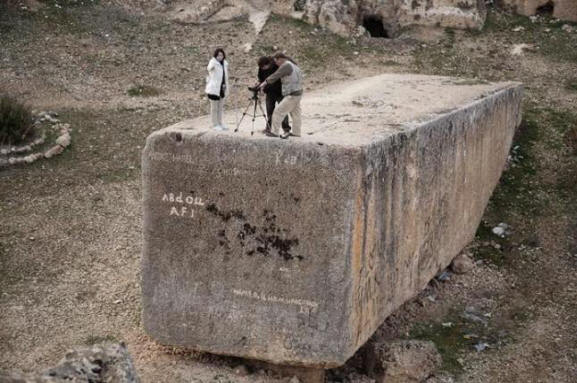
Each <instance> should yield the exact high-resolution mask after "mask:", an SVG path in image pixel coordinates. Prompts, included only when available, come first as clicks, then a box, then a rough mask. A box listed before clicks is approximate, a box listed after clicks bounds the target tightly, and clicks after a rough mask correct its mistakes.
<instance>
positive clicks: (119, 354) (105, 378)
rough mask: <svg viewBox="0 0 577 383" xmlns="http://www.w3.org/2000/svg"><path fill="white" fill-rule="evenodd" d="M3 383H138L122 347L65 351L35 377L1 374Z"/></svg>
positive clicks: (112, 346)
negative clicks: (60, 358)
mask: <svg viewBox="0 0 577 383" xmlns="http://www.w3.org/2000/svg"><path fill="white" fill-rule="evenodd" d="M0 382H2V383H65V382H67V383H140V379H139V378H138V376H137V374H136V371H135V369H134V365H133V363H132V359H131V358H130V354H129V353H128V351H127V349H126V346H125V345H124V344H122V343H121V344H111V343H107V344H99V345H94V346H91V347H81V348H77V349H75V350H72V351H68V353H66V356H65V357H64V359H62V360H61V361H60V364H59V365H58V366H56V367H53V368H50V369H48V370H46V371H44V372H41V373H38V374H19V373H8V372H0Z"/></svg>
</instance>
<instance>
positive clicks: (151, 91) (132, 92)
mask: <svg viewBox="0 0 577 383" xmlns="http://www.w3.org/2000/svg"><path fill="white" fill-rule="evenodd" d="M127 93H128V95H129V96H132V97H139V96H140V97H154V96H158V95H159V94H160V93H161V91H160V90H159V89H156V88H155V87H153V86H150V85H135V86H133V87H132V88H130V89H128V91H127Z"/></svg>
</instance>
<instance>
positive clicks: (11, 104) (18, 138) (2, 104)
mask: <svg viewBox="0 0 577 383" xmlns="http://www.w3.org/2000/svg"><path fill="white" fill-rule="evenodd" d="M33 135H34V130H33V124H32V113H31V112H30V109H29V108H28V107H27V106H26V105H24V104H22V103H20V102H18V101H17V100H15V99H14V98H12V97H9V96H0V145H14V144H19V143H21V142H23V141H25V140H27V139H29V138H31V137H32V136H33Z"/></svg>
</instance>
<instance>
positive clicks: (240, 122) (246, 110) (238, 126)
mask: <svg viewBox="0 0 577 383" xmlns="http://www.w3.org/2000/svg"><path fill="white" fill-rule="evenodd" d="M251 105H252V103H250V104H248V105H247V106H246V108H245V109H244V112H242V116H241V117H240V121H239V122H238V124H236V129H235V130H234V131H235V132H238V129H239V128H240V124H242V120H243V119H244V116H246V115H247V114H248V113H247V112H248V108H250V106H251Z"/></svg>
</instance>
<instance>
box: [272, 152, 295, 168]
mask: <svg viewBox="0 0 577 383" xmlns="http://www.w3.org/2000/svg"><path fill="white" fill-rule="evenodd" d="M297 161H298V157H297V156H290V155H286V156H285V155H283V154H282V153H281V152H278V153H277V154H276V159H275V165H291V166H295V165H296V164H297Z"/></svg>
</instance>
